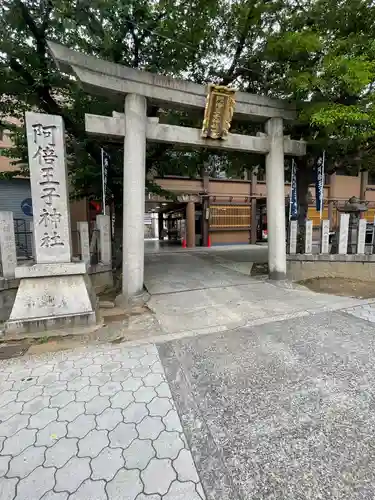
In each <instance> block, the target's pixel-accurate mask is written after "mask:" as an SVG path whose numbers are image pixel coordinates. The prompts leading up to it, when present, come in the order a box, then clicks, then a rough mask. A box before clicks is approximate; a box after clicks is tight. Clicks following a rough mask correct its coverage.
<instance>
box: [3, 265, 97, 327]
mask: <svg viewBox="0 0 375 500" xmlns="http://www.w3.org/2000/svg"><path fill="white" fill-rule="evenodd" d="M16 278H20V284H19V287H18V291H17V295H16V299H15V301H14V304H13V308H12V312H11V314H10V317H9V319H8V321H7V322H6V323H5V331H6V332H7V333H32V332H41V331H45V330H49V329H56V328H66V327H73V326H85V325H93V324H95V323H96V321H97V315H96V308H97V298H96V295H95V292H94V289H93V287H92V285H91V281H90V278H89V277H88V275H87V267H86V264H85V263H84V262H77V263H76V262H68V263H58V264H35V265H33V266H22V267H17V268H16Z"/></svg>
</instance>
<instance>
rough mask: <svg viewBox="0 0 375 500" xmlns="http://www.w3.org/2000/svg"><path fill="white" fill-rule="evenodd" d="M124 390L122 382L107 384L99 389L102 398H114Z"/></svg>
mask: <svg viewBox="0 0 375 500" xmlns="http://www.w3.org/2000/svg"><path fill="white" fill-rule="evenodd" d="M121 390H122V386H121V384H120V382H107V383H105V384H104V385H102V386H101V387H99V393H100V395H101V396H114V395H115V394H117V393H118V392H120V391H121Z"/></svg>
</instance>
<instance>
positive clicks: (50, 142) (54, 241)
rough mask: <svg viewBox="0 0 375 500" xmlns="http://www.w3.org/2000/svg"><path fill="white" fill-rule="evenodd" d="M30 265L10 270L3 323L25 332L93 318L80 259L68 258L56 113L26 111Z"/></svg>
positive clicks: (63, 164) (91, 296)
mask: <svg viewBox="0 0 375 500" xmlns="http://www.w3.org/2000/svg"><path fill="white" fill-rule="evenodd" d="M26 131H27V146H28V153H29V167H30V184H31V196H32V200H33V213H34V224H33V232H34V243H35V258H36V264H34V265H32V266H21V267H17V268H16V270H15V275H16V278H20V285H19V288H18V291H17V296H16V299H15V302H14V305H13V308H12V312H11V314H10V317H9V320H8V321H7V323H6V325H5V327H6V331H7V332H13V333H27V332H33V331H43V330H46V329H53V328H57V327H63V326H65V327H66V326H75V325H82V324H84V325H87V324H93V323H95V322H96V311H95V309H96V296H95V293H94V292H93V289H92V286H91V282H90V279H89V277H88V276H87V273H86V271H87V266H86V263H85V262H72V261H71V260H72V245H71V228H70V216H69V200H68V187H67V169H66V160H65V141H64V124H63V121H62V118H61V117H60V116H55V115H47V114H39V113H26Z"/></svg>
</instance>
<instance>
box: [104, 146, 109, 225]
mask: <svg viewBox="0 0 375 500" xmlns="http://www.w3.org/2000/svg"><path fill="white" fill-rule="evenodd" d="M109 162H110V156H109V154H108V153H106V152H105V151H104V149H103V148H102V203H103V214H104V215H106V213H105V212H106V204H107V203H106V196H107V180H108V169H109Z"/></svg>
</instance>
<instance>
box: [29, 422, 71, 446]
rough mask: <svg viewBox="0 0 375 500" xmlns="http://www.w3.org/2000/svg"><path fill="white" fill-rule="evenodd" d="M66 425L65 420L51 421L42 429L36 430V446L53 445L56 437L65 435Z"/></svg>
mask: <svg viewBox="0 0 375 500" xmlns="http://www.w3.org/2000/svg"><path fill="white" fill-rule="evenodd" d="M67 432H68V431H67V427H66V423H65V422H51V423H50V424H48V425H47V426H46V427H45V428H44V429H42V430H41V431H38V432H37V435H36V442H35V445H36V446H53V445H54V444H55V443H56V440H57V439H60V438H61V437H64V436H66V434H67Z"/></svg>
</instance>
